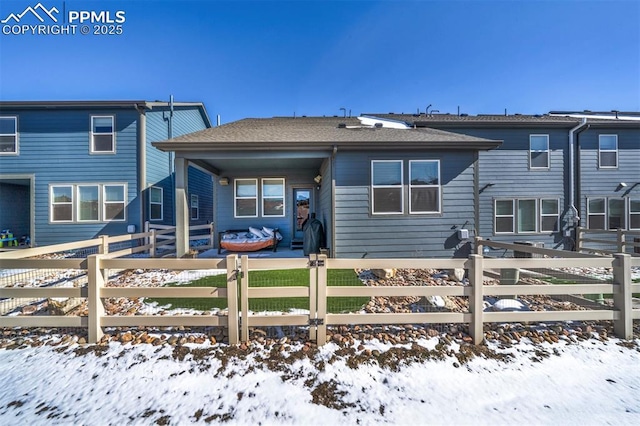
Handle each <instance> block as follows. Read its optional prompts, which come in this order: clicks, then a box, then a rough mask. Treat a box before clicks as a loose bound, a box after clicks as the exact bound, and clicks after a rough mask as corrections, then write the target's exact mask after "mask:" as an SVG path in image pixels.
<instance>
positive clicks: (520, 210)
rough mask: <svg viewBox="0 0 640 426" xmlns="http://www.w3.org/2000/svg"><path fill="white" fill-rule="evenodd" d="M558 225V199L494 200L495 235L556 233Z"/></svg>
mask: <svg viewBox="0 0 640 426" xmlns="http://www.w3.org/2000/svg"><path fill="white" fill-rule="evenodd" d="M559 223H560V200H559V199H558V198H509V199H496V200H494V232H495V233H496V234H533V233H546V232H557V231H558V230H559Z"/></svg>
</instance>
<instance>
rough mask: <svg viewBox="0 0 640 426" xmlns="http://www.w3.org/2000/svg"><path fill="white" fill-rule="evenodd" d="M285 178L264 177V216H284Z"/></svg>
mask: <svg viewBox="0 0 640 426" xmlns="http://www.w3.org/2000/svg"><path fill="white" fill-rule="evenodd" d="M284 215H285V209H284V179H283V178H264V179H262V216H267V217H284Z"/></svg>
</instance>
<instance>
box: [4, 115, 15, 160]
mask: <svg viewBox="0 0 640 426" xmlns="http://www.w3.org/2000/svg"><path fill="white" fill-rule="evenodd" d="M6 119H13V122H14V126H15V129H16V130H15V132H14V133H0V136H13V137H14V143H13V146H14V149H13V151H0V155H19V145H18V140H19V137H18V133H19V132H18V117H17V116H13V115H0V120H6Z"/></svg>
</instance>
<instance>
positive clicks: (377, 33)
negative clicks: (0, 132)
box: [0, 0, 640, 122]
mask: <svg viewBox="0 0 640 426" xmlns="http://www.w3.org/2000/svg"><path fill="white" fill-rule="evenodd" d="M40 1H41V3H42V4H43V5H44V6H45V7H47V8H49V9H50V8H51V7H54V6H55V7H56V8H58V9H59V10H63V7H64V10H66V11H67V12H68V11H70V10H94V11H100V10H107V11H110V12H112V14H113V13H115V12H116V11H118V10H123V11H125V13H126V15H125V16H126V21H125V22H124V23H123V24H122V30H123V34H122V35H101V36H98V35H81V34H76V35H57V36H56V35H49V36H45V35H5V34H0V99H2V100H77V99H82V100H85V99H87V100H97V99H106V100H111V99H145V100H168V99H169V95H174V97H175V99H176V101H201V102H204V103H205V105H206V107H207V109H208V111H209V114H210V115H211V117H212V118H213V117H215V115H216V114H220V115H221V117H222V122H229V121H233V120H237V119H240V118H244V117H271V116H275V115H293V114H294V112H295V113H296V114H297V115H336V114H338V115H339V114H342V112H341V111H340V108H346V109H347V111H348V110H351V111H352V113H353V114H354V115H356V114H359V113H362V112H397V113H398V112H405V113H414V112H416V111H417V110H418V109H419V110H420V111H422V112H424V110H425V108H426V107H427V106H428V105H430V104H431V105H432V106H431V109H437V110H439V111H440V112H451V113H456V112H457V108H458V106H459V107H460V110H461V112H465V113H469V114H478V113H504V110H505V108H506V109H507V111H508V112H509V113H523V114H526V113H544V112H548V111H549V110H560V109H571V110H583V109H590V110H605V111H608V110H612V109H618V110H623V111H640V1H636V0H628V1H572V0H564V1H561V0H556V1H490V0H475V1H436V0H434V1H428V0H424V1H402V0H400V1H365V0H363V1H333V2H331V1H289V2H282V1H233V2H231V1H196V0H192V1H190V0H182V1H177V0H165V1H151V0H149V1H144V0H137V1H117V0H112V1H87V0H82V1H81V0H67V1H65V2H63V0H40ZM37 3H38V0H30V1H24V0H2V1H1V2H0V20H2V19H5V18H6V17H7V16H9V14H10V13H16V14H17V13H21V12H22V11H24V10H25V8H26V7H27V6H35V5H36V4H37ZM27 21H28V22H29V23H31V24H37V23H38V22H37V21H35V19H34V18H33V17H32V16H25V17H24V18H23V21H22V22H21V23H25V22H27ZM0 26H1V25H0ZM91 27H93V26H91Z"/></svg>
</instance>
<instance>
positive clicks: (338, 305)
mask: <svg viewBox="0 0 640 426" xmlns="http://www.w3.org/2000/svg"><path fill="white" fill-rule="evenodd" d="M327 284H328V285H329V286H362V285H363V284H362V281H360V279H359V278H358V276H357V275H356V273H355V272H354V271H353V270H352V269H329V270H328V271H327ZM308 285H309V269H288V270H273V271H250V272H249V286H250V287H307V286H308ZM166 286H167V287H217V288H226V287H227V276H226V274H222V275H214V276H208V277H203V278H200V279H198V280H195V281H191V282H189V283H186V284H181V283H169V284H167V285H166ZM146 301H147V302H149V303H153V302H157V303H158V305H159V306H166V305H171V308H172V309H176V308H185V309H196V310H204V311H207V310H212V309H214V308H218V309H225V308H226V307H227V300H226V299H220V298H208V299H203V298H148V299H146ZM367 302H369V298H368V297H329V298H328V300H327V311H328V312H331V313H338V312H353V311H358V310H360V309H361V308H362V306H363V305H364V304H366V303H367ZM249 309H250V310H252V311H254V312H261V311H288V310H290V309H306V310H308V309H309V298H308V297H286V298H277V299H267V298H255V299H249Z"/></svg>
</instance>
